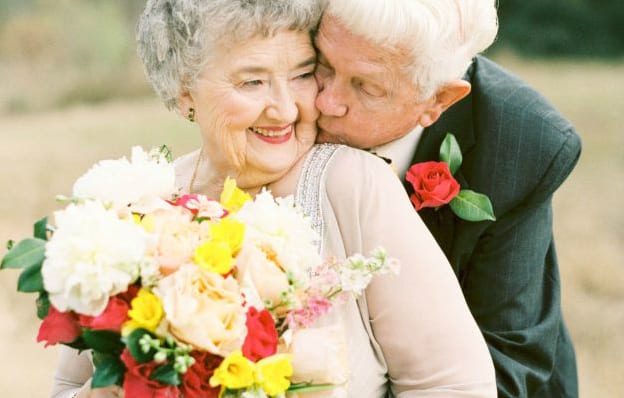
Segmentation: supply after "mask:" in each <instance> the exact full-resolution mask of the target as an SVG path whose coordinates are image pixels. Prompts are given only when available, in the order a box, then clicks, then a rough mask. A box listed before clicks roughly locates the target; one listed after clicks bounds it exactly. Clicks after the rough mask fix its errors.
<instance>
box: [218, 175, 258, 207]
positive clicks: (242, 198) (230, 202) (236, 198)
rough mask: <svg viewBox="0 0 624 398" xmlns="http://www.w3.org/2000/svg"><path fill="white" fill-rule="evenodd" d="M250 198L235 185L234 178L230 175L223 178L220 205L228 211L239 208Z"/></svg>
mask: <svg viewBox="0 0 624 398" xmlns="http://www.w3.org/2000/svg"><path fill="white" fill-rule="evenodd" d="M248 200H251V196H250V195H249V194H248V193H247V192H245V191H243V190H241V189H239V188H238V187H237V186H236V180H234V179H231V178H230V177H228V178H226V179H225V184H224V185H223V192H221V205H223V207H225V208H226V209H227V210H228V211H229V212H234V211H238V210H240V208H241V207H243V204H245V202H247V201H248Z"/></svg>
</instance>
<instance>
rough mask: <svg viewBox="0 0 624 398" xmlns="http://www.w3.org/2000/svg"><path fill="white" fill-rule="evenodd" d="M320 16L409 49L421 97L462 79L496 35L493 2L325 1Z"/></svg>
mask: <svg viewBox="0 0 624 398" xmlns="http://www.w3.org/2000/svg"><path fill="white" fill-rule="evenodd" d="M325 12H326V13H329V14H331V15H333V16H335V17H337V18H338V19H339V20H340V21H341V22H342V23H343V24H344V25H345V27H346V28H347V29H348V30H349V31H351V32H352V33H354V34H356V35H358V36H362V37H365V38H366V39H367V40H369V41H371V42H372V43H374V44H377V45H380V46H382V47H384V48H386V49H389V50H403V51H408V52H409V54H410V55H411V65H408V66H407V67H408V68H409V69H408V70H409V71H410V72H411V73H412V74H413V76H414V77H413V79H414V83H415V84H416V86H417V87H418V90H419V93H420V97H421V99H427V98H429V97H431V96H432V95H433V94H435V92H436V91H437V90H438V89H439V88H440V87H441V86H442V85H444V84H445V83H447V82H449V81H451V80H455V79H458V78H461V77H462V76H463V74H464V73H465V72H466V70H467V68H468V66H469V65H470V63H471V61H472V58H473V57H474V56H475V55H477V54H478V53H479V52H481V51H483V50H485V49H486V48H487V47H489V46H490V45H491V44H492V43H493V42H494V39H495V37H496V33H497V31H498V19H497V15H496V0H330V1H329V4H328V6H327V9H326V11H325Z"/></svg>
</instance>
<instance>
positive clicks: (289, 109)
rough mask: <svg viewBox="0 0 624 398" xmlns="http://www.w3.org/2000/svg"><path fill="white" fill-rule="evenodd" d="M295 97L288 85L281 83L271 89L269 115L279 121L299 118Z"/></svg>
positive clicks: (267, 111)
mask: <svg viewBox="0 0 624 398" xmlns="http://www.w3.org/2000/svg"><path fill="white" fill-rule="evenodd" d="M297 113H298V110H297V104H296V103H295V97H294V95H293V93H292V92H291V90H290V89H289V88H288V87H287V86H282V85H279V86H277V87H274V88H273V89H272V90H271V95H270V98H269V104H268V106H267V109H266V114H267V117H269V118H270V119H272V120H275V121H279V122H288V123H290V122H294V121H295V120H296V119H297Z"/></svg>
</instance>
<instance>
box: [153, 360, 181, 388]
mask: <svg viewBox="0 0 624 398" xmlns="http://www.w3.org/2000/svg"><path fill="white" fill-rule="evenodd" d="M150 379H152V380H158V381H159V382H161V383H163V384H168V385H171V386H179V385H180V383H181V380H180V375H179V374H178V372H176V371H175V369H174V368H173V363H171V362H169V363H166V364H164V365H161V366H159V367H157V368H156V370H154V373H152V375H151V376H150Z"/></svg>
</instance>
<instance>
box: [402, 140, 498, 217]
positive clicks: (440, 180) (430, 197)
mask: <svg viewBox="0 0 624 398" xmlns="http://www.w3.org/2000/svg"><path fill="white" fill-rule="evenodd" d="M440 160H441V161H440V162H423V163H417V164H415V165H413V166H412V167H410V168H409V170H407V175H406V177H405V178H406V180H407V181H408V182H409V183H410V184H412V186H413V187H414V193H413V194H412V195H411V196H410V200H411V201H412V203H413V204H414V207H415V208H416V211H420V210H421V209H423V208H425V207H433V208H435V209H437V208H439V207H440V206H442V205H446V204H448V205H449V206H450V207H451V210H452V211H453V213H455V215H457V217H459V218H461V219H464V220H467V221H483V220H491V221H495V220H496V218H495V217H494V210H493V209H492V203H491V202H490V199H489V198H488V197H487V196H485V195H483V194H480V193H477V192H474V191H471V190H469V189H460V186H459V183H458V182H457V180H456V179H455V178H454V177H453V174H455V172H456V171H457V170H458V169H459V166H461V163H462V154H461V150H460V148H459V144H458V143H457V140H456V139H455V136H454V135H453V134H451V133H447V134H446V137H445V138H444V141H443V142H442V145H441V146H440Z"/></svg>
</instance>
